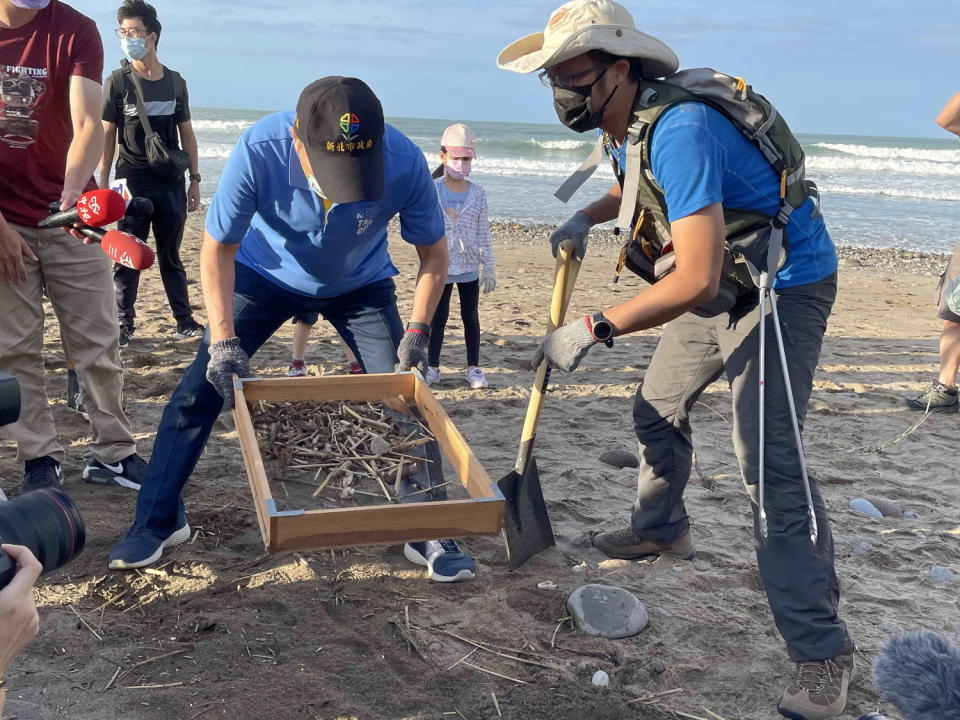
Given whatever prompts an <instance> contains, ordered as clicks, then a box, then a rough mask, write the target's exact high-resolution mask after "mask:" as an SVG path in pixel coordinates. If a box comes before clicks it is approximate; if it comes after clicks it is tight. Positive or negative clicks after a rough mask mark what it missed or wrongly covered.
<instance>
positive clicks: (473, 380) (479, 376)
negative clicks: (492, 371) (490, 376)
mask: <svg viewBox="0 0 960 720" xmlns="http://www.w3.org/2000/svg"><path fill="white" fill-rule="evenodd" d="M467 382H468V383H470V387H472V388H473V389H474V390H479V389H480V388H485V387H487V377H486V375H484V374H483V370H481V369H480V368H478V367H472V368H469V369H468V370H467Z"/></svg>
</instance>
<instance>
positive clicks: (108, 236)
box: [74, 225, 156, 270]
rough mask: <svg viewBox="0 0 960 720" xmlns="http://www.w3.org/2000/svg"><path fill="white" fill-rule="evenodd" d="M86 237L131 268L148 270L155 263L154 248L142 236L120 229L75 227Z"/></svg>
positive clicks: (117, 260) (115, 259) (111, 256)
mask: <svg viewBox="0 0 960 720" xmlns="http://www.w3.org/2000/svg"><path fill="white" fill-rule="evenodd" d="M74 229H75V230H76V231H77V232H79V233H80V234H81V235H83V236H84V237H87V238H89V239H91V240H93V241H94V242H95V243H98V244H99V245H100V249H101V250H103V252H104V253H106V255H107V257H109V258H110V259H111V260H113V261H114V262H115V263H119V264H120V265H123V266H124V267H128V268H130V269H131V270H147V269H149V268H150V267H151V266H152V265H153V261H154V260H155V259H156V255H155V254H154V252H153V249H152V248H151V247H150V246H149V245H147V244H146V243H145V242H143V241H142V240H141V239H140V238H138V237H136V236H134V235H131V234H130V233H125V232H120V231H119V230H103V229H101V228H96V227H87V226H86V225H81V226H80V227H77V228H74Z"/></svg>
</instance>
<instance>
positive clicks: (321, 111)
mask: <svg viewBox="0 0 960 720" xmlns="http://www.w3.org/2000/svg"><path fill="white" fill-rule="evenodd" d="M398 214H399V216H400V226H401V236H402V237H403V239H404V240H405V241H407V242H408V243H410V244H412V245H414V246H416V248H417V253H418V255H419V257H420V270H419V273H418V275H417V283H416V289H415V291H414V298H413V311H412V313H411V316H410V322H409V323H408V324H407V328H406V330H404V328H403V324H402V322H401V320H400V314H399V312H398V310H397V303H396V300H397V299H396V294H395V286H394V282H393V276H394V275H396V274H397V273H398V271H397V268H396V267H395V266H394V264H393V262H392V261H391V260H390V255H389V253H388V252H387V223H388V222H389V221H390V219H391V218H393V217H394V216H396V215H398ZM443 233H444V221H443V215H442V212H441V210H440V206H439V204H438V202H437V194H436V190H435V189H434V185H433V182H432V180H431V177H430V172H429V170H428V168H427V164H426V160H425V159H424V157H423V153H422V152H421V151H420V150H419V149H418V148H417V146H416V145H414V144H413V143H412V142H411V141H410V140H409V139H408V138H407V137H406V136H404V135H403V134H402V133H401V132H399V131H398V130H396V129H394V128H393V127H391V126H389V125H385V123H384V121H383V110H382V108H381V106H380V101H379V100H378V99H377V97H376V96H375V95H374V94H373V92H372V91H371V90H370V88H369V87H367V85H366V84H365V83H363V82H362V81H360V80H358V79H356V78H343V77H326V78H322V79H320V80H317V81H316V82H314V83H313V84H311V85H309V86H308V87H307V88H306V89H305V90H304V91H303V93H302V94H301V95H300V100H299V102H298V103H297V111H296V113H292V112H278V113H275V114H273V115H269V116H267V117H266V118H264V119H263V120H261V121H260V122H258V123H257V124H255V125H254V126H253V127H251V128H250V129H249V130H247V131H246V132H245V133H244V134H243V136H242V137H241V138H240V141H239V142H238V143H237V147H236V149H235V150H234V152H233V154H232V155H231V156H230V159H229V161H228V162H227V166H226V168H224V171H223V176H222V177H221V179H220V184H219V186H218V188H217V193H216V196H215V197H214V199H213V203H212V205H211V207H210V211H209V213H208V215H207V221H206V233H205V235H204V239H203V246H202V247H201V249H200V275H201V279H202V282H203V291H204V300H205V301H206V309H207V318H208V322H209V325H208V328H207V333H206V335H205V336H204V338H203V342H202V343H201V345H200V349H199V351H198V352H197V357H196V359H195V360H194V362H193V364H192V365H191V366H190V368H189V369H188V370H187V372H186V373H185V375H184V377H183V380H182V381H181V382H180V384H179V386H178V387H177V389H176V390H175V391H174V393H173V397H172V398H171V399H170V403H169V404H168V405H167V407H166V409H165V410H164V413H163V417H162V419H161V421H160V428H159V430H158V432H157V439H156V442H155V443H154V448H153V455H152V456H151V458H150V464H149V466H148V468H147V472H146V477H145V478H144V481H143V485H142V488H141V490H140V495H139V498H138V502H137V517H136V520H135V521H134V523H133V527H132V528H131V529H130V531H129V532H128V533H127V535H126V537H125V538H124V539H123V540H121V541H120V542H119V543H117V545H115V546H114V548H113V550H112V551H111V553H110V567H111V568H113V569H120V570H125V569H132V568H138V567H144V566H146V565H150V564H152V563H154V562H156V561H157V560H159V558H160V556H161V554H162V552H163V549H164V548H166V547H170V546H173V545H177V544H179V543H182V542H184V541H185V540H187V539H188V538H189V537H190V526H189V525H188V524H187V520H186V516H185V514H184V507H183V500H182V498H181V492H182V490H183V486H184V484H185V483H186V481H187V478H188V477H189V476H190V474H191V473H192V472H193V469H194V466H195V465H196V463H197V460H198V459H199V457H200V453H201V452H202V451H203V446H204V445H205V443H206V441H207V438H208V437H209V435H210V429H211V427H212V426H213V423H214V421H215V420H216V418H217V415H218V414H219V413H220V410H221V408H222V407H223V405H224V402H226V404H227V406H230V407H232V405H233V386H232V382H231V377H232V375H233V374H237V375H240V376H241V377H242V376H246V375H249V358H250V356H252V355H253V354H254V353H255V352H256V351H257V349H258V348H259V347H260V346H261V345H262V344H263V343H264V342H266V340H267V339H268V338H269V337H270V336H271V335H273V333H274V332H275V331H276V330H277V328H279V327H280V326H281V325H282V324H284V323H285V322H286V321H288V320H289V319H290V318H291V317H293V316H295V315H299V314H302V313H304V312H315V313H319V314H320V315H322V316H323V317H324V318H325V319H327V320H328V321H329V322H330V323H331V324H333V326H334V327H335V328H336V329H337V332H338V333H339V334H340V336H341V337H342V338H343V339H344V340H345V341H346V342H347V344H348V345H349V346H350V349H351V350H352V351H353V352H354V354H355V355H356V357H357V360H358V361H359V362H360V364H361V365H362V366H363V369H364V370H365V371H366V372H380V373H382V372H392V371H393V370H394V369H396V370H401V371H402V370H410V369H411V368H418V369H419V370H420V371H421V372H424V371H425V370H426V361H427V355H426V351H427V344H428V341H429V335H430V325H429V323H430V319H431V317H432V316H433V312H434V309H435V308H436V305H437V301H438V300H439V298H440V295H441V293H442V292H443V286H444V282H445V280H446V272H447V261H448V259H447V244H446V240H445V239H444V236H443ZM405 555H406V556H407V557H408V558H409V559H411V560H413V561H414V562H417V563H419V564H421V565H425V566H427V567H428V569H429V572H430V577H431V578H432V579H434V580H438V581H441V582H452V581H457V580H465V579H470V578H472V577H474V574H475V566H474V562H473V560H472V559H471V558H470V557H468V556H467V555H465V554H464V553H463V552H462V551H460V549H459V547H458V546H457V545H456V543H454V542H453V541H452V540H440V541H435V542H424V543H409V544H408V545H407V547H406V548H405Z"/></svg>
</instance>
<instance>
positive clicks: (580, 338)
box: [530, 317, 597, 372]
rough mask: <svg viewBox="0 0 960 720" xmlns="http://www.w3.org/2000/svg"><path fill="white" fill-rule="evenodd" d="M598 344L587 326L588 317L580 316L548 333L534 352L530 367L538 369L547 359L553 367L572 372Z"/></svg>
mask: <svg viewBox="0 0 960 720" xmlns="http://www.w3.org/2000/svg"><path fill="white" fill-rule="evenodd" d="M596 344H597V340H596V338H594V337H593V333H592V332H590V328H589V327H588V326H587V318H586V317H582V318H579V319H578V320H574V321H573V322H572V323H570V324H569V325H564V326H563V327H562V328H557V329H556V330H554V331H553V332H552V333H550V334H549V335H547V336H546V337H545V338H544V339H543V340H542V341H541V343H540V344H539V345H538V346H537V349H536V351H535V352H534V353H533V361H532V362H531V363H530V367H531V368H532V369H534V370H536V368H537V367H539V365H540V363H541V362H542V361H543V360H544V359H546V361H547V362H548V363H549V364H550V366H551V367H555V368H557V369H558V370H563V371H564V372H572V371H573V370H576V369H577V366H578V365H580V361H581V360H583V359H584V358H585V357H586V356H587V352H588V351H589V350H590V348H592V347H593V346H594V345H596Z"/></svg>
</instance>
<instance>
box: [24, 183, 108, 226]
mask: <svg viewBox="0 0 960 720" xmlns="http://www.w3.org/2000/svg"><path fill="white" fill-rule="evenodd" d="M126 210H127V203H126V201H125V200H124V199H123V196H122V195H121V194H120V193H118V192H115V191H113V190H92V191H90V192H86V193H84V194H83V195H81V196H80V197H79V198H77V204H76V205H75V206H74V207H72V208H70V209H69V210H64V211H62V212H55V213H54V214H53V215H51V216H50V217H48V218H45V219H44V220H41V221H40V222H39V223H38V224H37V227H40V228H52V227H65V226H67V225H73V224H75V223H83V224H85V225H93V226H95V227H100V226H102V225H109V224H110V223H115V222H116V221H117V220H119V219H120V218H122V217H123V214H124V213H125V212H126Z"/></svg>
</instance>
